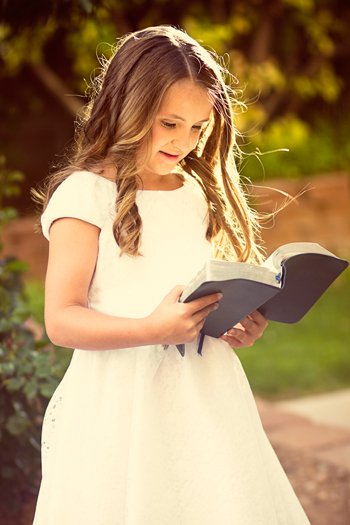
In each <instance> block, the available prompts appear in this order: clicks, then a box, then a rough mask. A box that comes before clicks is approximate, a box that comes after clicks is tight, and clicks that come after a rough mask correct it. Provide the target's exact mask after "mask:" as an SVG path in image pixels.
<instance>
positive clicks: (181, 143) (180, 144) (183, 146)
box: [171, 135, 191, 152]
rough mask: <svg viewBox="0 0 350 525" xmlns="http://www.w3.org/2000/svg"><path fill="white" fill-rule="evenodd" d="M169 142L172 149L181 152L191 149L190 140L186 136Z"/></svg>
mask: <svg viewBox="0 0 350 525" xmlns="http://www.w3.org/2000/svg"><path fill="white" fill-rule="evenodd" d="M171 142H172V144H173V146H174V148H176V149H178V150H180V151H182V152H183V151H186V150H188V149H190V147H191V139H190V137H189V136H188V135H181V136H177V137H174V138H173V140H172V141H171Z"/></svg>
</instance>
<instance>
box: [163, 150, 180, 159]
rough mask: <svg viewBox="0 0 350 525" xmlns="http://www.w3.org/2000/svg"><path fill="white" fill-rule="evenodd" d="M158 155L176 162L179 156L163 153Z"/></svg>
mask: <svg viewBox="0 0 350 525" xmlns="http://www.w3.org/2000/svg"><path fill="white" fill-rule="evenodd" d="M160 153H161V154H162V155H163V157H165V158H166V159H168V160H176V159H178V158H179V157H180V155H171V153H165V151H160Z"/></svg>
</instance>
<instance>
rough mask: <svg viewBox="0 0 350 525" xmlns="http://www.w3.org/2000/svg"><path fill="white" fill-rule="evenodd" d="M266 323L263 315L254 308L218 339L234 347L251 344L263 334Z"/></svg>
mask: <svg viewBox="0 0 350 525" xmlns="http://www.w3.org/2000/svg"><path fill="white" fill-rule="evenodd" d="M267 325H268V322H267V320H266V319H265V317H264V316H263V315H262V314H261V313H260V312H258V311H257V310H256V311H255V312H252V313H251V314H250V315H248V316H247V317H245V318H244V319H243V320H242V321H241V322H240V323H238V324H236V325H235V326H234V327H233V328H231V329H230V330H228V331H227V332H226V333H225V334H223V335H222V336H221V337H220V339H223V340H224V341H226V342H227V343H229V344H230V345H231V346H232V347H234V348H243V347H244V346H252V345H253V344H254V343H255V341H256V340H257V339H259V337H261V336H262V335H263V333H264V331H265V329H266V327H267Z"/></svg>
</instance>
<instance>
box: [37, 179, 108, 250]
mask: <svg viewBox="0 0 350 525" xmlns="http://www.w3.org/2000/svg"><path fill="white" fill-rule="evenodd" d="M115 188H116V186H115V183H114V182H113V181H110V180H108V179H106V178H104V177H102V176H100V175H96V174H95V173H92V172H90V171H75V172H74V173H72V174H71V175H69V176H68V177H67V178H66V179H65V180H64V181H63V182H61V184H60V185H59V186H58V187H57V188H56V190H55V191H54V193H53V194H52V196H51V198H50V200H49V203H48V205H47V207H46V208H45V211H44V212H43V214H42V215H41V227H42V232H43V235H44V236H45V237H46V239H48V240H50V226H51V224H52V223H53V222H54V221H55V220H56V219H60V218H63V217H71V218H75V219H81V220H83V221H86V222H89V223H90V224H94V225H95V226H98V227H99V228H101V229H102V227H103V225H104V223H105V221H106V220H107V217H108V215H109V212H110V209H111V205H112V203H113V202H115Z"/></svg>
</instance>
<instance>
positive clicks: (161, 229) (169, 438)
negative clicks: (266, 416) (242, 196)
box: [34, 171, 309, 525]
mask: <svg viewBox="0 0 350 525" xmlns="http://www.w3.org/2000/svg"><path fill="white" fill-rule="evenodd" d="M115 198H116V187H115V184H114V183H113V182H111V181H109V180H107V179H103V178H102V177H100V176H98V175H95V174H93V173H91V172H87V171H79V172H74V173H73V174H72V175H70V176H69V177H68V178H67V179H66V180H65V181H64V182H63V183H62V184H61V185H60V186H59V187H58V188H57V189H56V191H55V193H54V194H53V196H52V198H51V200H50V202H49V205H48V207H47V208H46V210H45V212H44V214H43V215H42V227H43V233H44V235H45V237H46V238H47V239H49V238H50V231H49V229H50V226H51V224H52V222H53V221H54V220H55V219H57V218H59V217H76V218H79V219H81V220H84V221H87V222H90V223H92V224H95V225H96V226H98V227H99V228H100V229H101V231H100V237H99V251H98V259H97V264H96V269H95V273H94V276H93V280H92V283H91V287H90V290H89V307H90V308H92V309H94V310H96V311H99V312H104V313H106V314H110V315H115V316H123V317H134V318H137V317H143V316H145V315H148V314H150V313H151V312H152V311H153V310H154V308H155V307H156V306H157V305H158V304H159V302H160V301H161V300H162V298H163V297H164V295H165V294H166V293H168V292H169V291H170V290H171V288H172V287H173V286H175V285H177V284H186V283H187V282H188V281H189V280H190V279H192V278H193V276H194V275H195V274H196V273H197V271H198V270H199V269H200V268H201V267H202V265H203V264H204V262H205V261H206V259H207V258H208V257H211V256H212V250H211V246H210V243H209V242H208V241H207V240H206V238H205V233H206V229H207V225H208V223H207V220H208V214H207V204H206V201H205V199H204V197H203V195H202V193H201V190H200V188H199V187H198V186H197V183H196V182H195V181H194V180H191V179H189V178H188V179H186V181H185V183H184V185H183V186H182V187H181V188H178V189H177V190H173V191H138V193H137V200H136V202H137V206H138V209H139V212H140V215H141V218H142V224H143V229H142V246H141V251H142V254H143V256H142V257H137V258H130V257H127V256H123V257H119V253H120V252H119V248H118V246H117V244H116V242H115V240H114V237H113V233H112V224H113V218H114V215H115V211H114V203H115ZM197 343H198V342H193V343H190V344H186V352H185V355H184V356H182V355H181V354H180V353H179V351H178V349H177V348H176V347H175V346H173V345H169V347H168V348H167V349H166V350H165V349H164V348H163V346H162V345H147V346H140V347H135V348H125V349H123V348H122V349H115V350H103V351H87V350H84V349H83V348H80V349H78V348H77V349H75V350H74V353H73V357H72V360H71V363H70V365H69V367H68V370H67V372H66V374H65V376H64V377H63V379H62V381H61V383H60V384H59V386H58V388H57V389H56V391H55V393H54V395H53V397H52V398H51V400H50V402H49V405H48V407H47V410H46V413H45V418H44V423H43V432H42V482H41V487H40V493H39V497H38V502H37V507H36V513H35V518H34V525H78V524H84V525H213V524H216V523H219V524H220V525H306V524H309V521H308V519H307V517H306V515H305V513H304V511H303V509H302V507H301V505H300V503H299V501H298V499H297V497H296V495H295V493H294V491H293V489H292V487H291V485H290V483H289V480H288V478H287V476H286V474H285V472H284V471H283V469H282V467H281V465H280V463H279V460H278V458H277V457H276V455H275V453H274V451H273V449H272V447H271V445H270V443H269V441H268V439H267V437H266V434H265V432H264V430H263V428H262V425H261V421H260V418H259V414H258V412H257V408H256V405H255V401H254V398H253V395H252V392H251V389H250V386H249V383H248V381H247V378H246V376H245V373H244V371H243V368H242V366H241V363H240V361H239V359H238V357H237V355H236V354H235V352H234V350H232V349H231V348H230V346H229V345H228V344H227V343H225V342H224V341H222V340H219V339H214V338H211V337H205V339H204V344H203V348H202V355H200V354H198V352H197Z"/></svg>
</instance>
